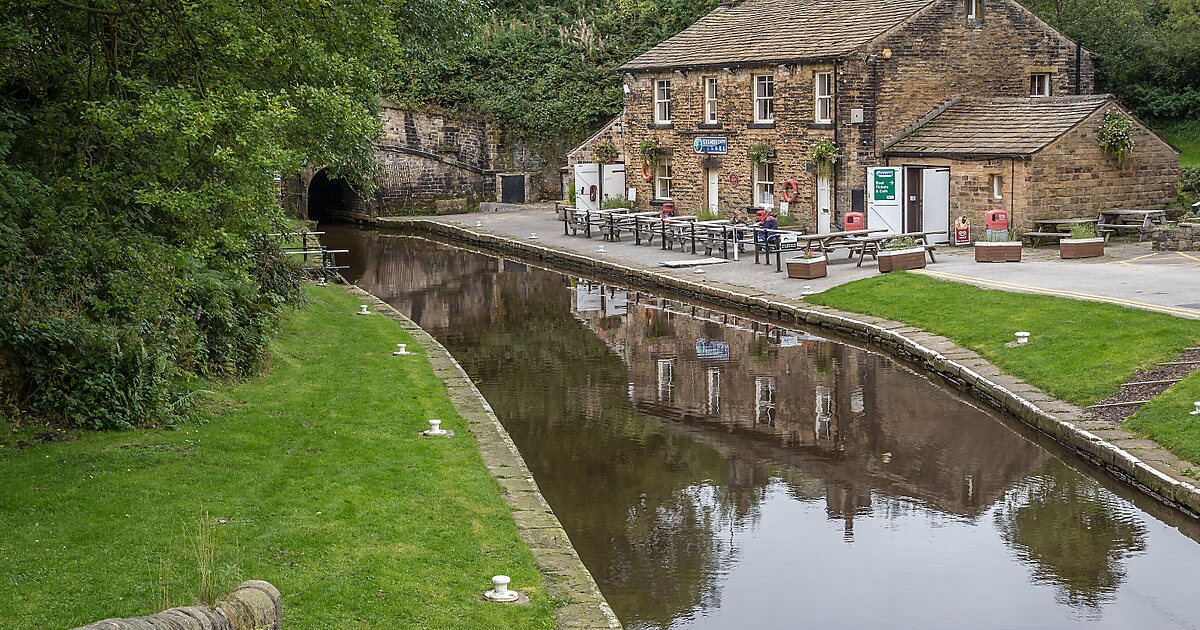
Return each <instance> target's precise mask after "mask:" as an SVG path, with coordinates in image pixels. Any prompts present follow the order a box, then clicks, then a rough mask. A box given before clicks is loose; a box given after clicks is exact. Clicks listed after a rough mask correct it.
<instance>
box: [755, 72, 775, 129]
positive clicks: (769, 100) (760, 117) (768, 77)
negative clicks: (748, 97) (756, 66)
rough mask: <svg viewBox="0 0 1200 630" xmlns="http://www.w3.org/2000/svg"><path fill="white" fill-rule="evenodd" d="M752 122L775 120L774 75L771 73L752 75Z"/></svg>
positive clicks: (770, 121)
mask: <svg viewBox="0 0 1200 630" xmlns="http://www.w3.org/2000/svg"><path fill="white" fill-rule="evenodd" d="M763 86H768V87H769V88H770V89H769V90H764V89H761V88H762V87H763ZM760 92H766V93H760ZM754 122H756V123H773V122H775V75H773V74H757V75H754Z"/></svg>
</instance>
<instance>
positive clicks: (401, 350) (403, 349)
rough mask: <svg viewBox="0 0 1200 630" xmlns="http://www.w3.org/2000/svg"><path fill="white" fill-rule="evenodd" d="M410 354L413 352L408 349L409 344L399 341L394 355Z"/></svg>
mask: <svg viewBox="0 0 1200 630" xmlns="http://www.w3.org/2000/svg"><path fill="white" fill-rule="evenodd" d="M410 354H412V353H411V352H409V351H408V344H405V343H398V344H396V351H395V352H393V353H392V356H394V357H403V356H407V355H410Z"/></svg>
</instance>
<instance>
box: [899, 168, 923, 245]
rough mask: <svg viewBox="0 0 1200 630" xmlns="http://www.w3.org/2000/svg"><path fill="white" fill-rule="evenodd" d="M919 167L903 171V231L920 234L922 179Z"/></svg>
mask: <svg viewBox="0 0 1200 630" xmlns="http://www.w3.org/2000/svg"><path fill="white" fill-rule="evenodd" d="M924 170H925V169H922V168H920V167H915V168H914V167H905V169H904V231H905V232H920V231H921V225H922V221H921V219H922V216H921V215H922V214H923V212H922V210H923V208H924V194H923V193H924V188H923V184H924V177H923V173H922V171H924Z"/></svg>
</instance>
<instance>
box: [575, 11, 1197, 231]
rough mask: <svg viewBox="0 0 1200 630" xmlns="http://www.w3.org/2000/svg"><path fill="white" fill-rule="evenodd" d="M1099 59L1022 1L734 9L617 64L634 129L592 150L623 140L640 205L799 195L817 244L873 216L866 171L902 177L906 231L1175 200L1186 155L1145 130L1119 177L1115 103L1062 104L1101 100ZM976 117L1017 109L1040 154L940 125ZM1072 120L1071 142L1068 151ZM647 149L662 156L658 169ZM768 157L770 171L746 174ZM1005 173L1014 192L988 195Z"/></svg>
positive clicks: (757, 201) (759, 203)
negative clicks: (1112, 120)
mask: <svg viewBox="0 0 1200 630" xmlns="http://www.w3.org/2000/svg"><path fill="white" fill-rule="evenodd" d="M1093 62H1094V55H1093V54H1092V53H1090V52H1088V51H1087V50H1085V49H1083V48H1082V47H1080V46H1079V45H1078V44H1076V43H1075V42H1073V41H1071V40H1070V39H1068V38H1067V37H1066V36H1064V35H1063V34H1062V33H1060V32H1058V31H1057V30H1055V29H1054V28H1052V27H1051V26H1049V25H1048V24H1046V23H1045V22H1043V21H1042V20H1040V19H1039V18H1038V17H1037V16H1035V15H1034V14H1033V13H1031V12H1030V11H1028V10H1027V9H1025V8H1024V7H1022V6H1021V5H1020V4H1018V3H1017V2H1015V0H888V1H887V2H882V3H881V2H867V1H866V0H731V1H727V2H723V3H722V4H721V6H719V7H718V8H717V9H715V10H714V11H713V12H712V13H710V14H709V15H707V16H705V17H703V18H701V19H700V20H699V21H697V22H696V23H695V24H693V25H692V26H690V27H688V28H686V29H684V30H683V31H682V32H680V33H679V34H677V35H675V36H673V37H671V38H669V39H667V40H665V41H664V42H662V43H660V44H659V45H657V46H655V47H653V48H651V49H650V50H649V51H647V52H646V53H644V54H642V55H640V56H638V57H637V58H635V59H633V60H631V61H629V62H628V63H626V64H625V65H624V66H623V67H622V68H621V69H620V70H621V72H623V73H624V82H625V91H626V100H625V111H624V112H623V114H622V117H621V118H622V120H621V122H620V126H619V129H620V130H621V131H622V133H621V134H619V136H618V135H614V134H603V133H602V134H599V135H598V137H597V138H593V139H592V140H591V141H589V142H590V143H594V142H597V141H601V140H606V139H612V140H614V142H615V143H617V145H618V149H619V151H620V152H621V154H622V155H623V156H624V158H625V160H626V163H627V164H628V165H629V174H630V177H629V181H630V184H629V186H630V187H631V188H634V189H636V191H635V192H636V197H637V200H638V202H639V203H640V204H642V205H644V203H645V200H650V199H666V198H670V199H672V200H674V201H675V202H676V203H677V205H678V206H679V207H680V208H682V210H683V211H685V212H699V211H702V210H713V211H720V212H729V211H731V210H733V209H744V208H747V207H749V206H756V207H764V206H771V207H776V208H779V209H780V210H781V211H782V210H784V208H783V207H782V206H781V201H783V200H784V198H785V197H792V195H793V194H794V197H793V201H791V202H790V203H788V205H787V212H788V213H789V214H791V215H793V216H794V217H795V218H796V219H797V222H798V223H799V224H800V225H801V226H802V227H803V228H804V229H806V230H808V231H822V232H824V231H829V230H831V229H834V226H836V225H838V224H841V222H842V217H843V216H844V214H845V213H846V212H849V211H852V210H854V211H863V212H867V211H868V205H871V203H872V201H873V198H874V195H868V188H869V186H868V181H867V179H868V173H869V171H868V168H869V167H886V166H894V167H899V168H898V169H896V171H897V172H896V173H895V174H896V175H897V177H898V181H895V182H894V183H895V184H896V186H897V190H895V191H893V192H894V193H895V200H896V201H899V200H905V201H906V202H907V201H910V198H911V203H913V204H915V205H914V207H913V210H912V211H913V212H914V213H915V214H914V215H913V217H914V220H913V221H906V220H902V225H899V226H895V229H897V230H900V229H905V230H913V229H916V228H918V227H920V228H924V229H939V228H944V227H945V226H946V225H947V224H948V222H949V219H950V216H951V215H953V216H959V215H967V216H969V217H971V218H972V220H973V222H975V223H976V224H978V221H980V220H981V218H982V215H983V212H984V211H985V210H988V209H993V208H997V207H1002V208H1005V209H1008V210H1010V211H1011V212H1012V215H1013V218H1014V220H1015V221H1016V222H1017V223H1018V224H1027V222H1028V221H1029V220H1031V218H1032V217H1034V216H1036V215H1040V214H1043V213H1053V214H1066V215H1075V214H1094V212H1095V210H1096V209H1098V208H1101V207H1111V206H1128V207H1137V206H1154V205H1162V204H1164V203H1166V202H1167V201H1169V200H1170V199H1171V198H1173V197H1174V195H1175V186H1176V182H1177V178H1178V174H1177V171H1175V170H1174V167H1172V166H1170V165H1168V164H1167V163H1168V162H1169V161H1170V159H1171V158H1173V157H1174V155H1175V152H1174V150H1173V149H1172V148H1171V147H1170V146H1169V145H1167V144H1165V143H1164V142H1162V141H1161V140H1160V139H1159V138H1157V137H1156V136H1153V134H1152V133H1150V132H1149V131H1148V130H1146V129H1145V127H1144V126H1141V125H1137V131H1138V135H1139V140H1140V142H1138V144H1137V145H1136V147H1135V149H1134V151H1133V154H1132V155H1131V158H1130V160H1129V161H1126V162H1125V164H1124V166H1121V165H1118V164H1117V163H1116V161H1115V160H1112V159H1110V158H1108V157H1107V156H1106V154H1105V153H1104V151H1103V150H1102V149H1101V148H1100V147H1099V145H1098V144H1096V143H1095V142H1094V141H1092V142H1090V144H1089V139H1091V140H1094V135H1095V132H1096V129H1095V127H1096V125H1097V124H1098V122H1097V121H1098V117H1100V116H1102V115H1103V114H1102V113H1101V112H1102V111H1107V110H1108V109H1113V108H1117V106H1116V105H1115V104H1113V103H1111V102H1110V101H1107V100H1104V99H1082V100H1073V99H1071V98H1063V97H1068V96H1076V95H1081V96H1087V95H1091V94H1092V93H1093V91H1094V73H1093V70H1094V65H1093ZM999 99H1008V100H999ZM1085 103H1086V105H1085ZM1085 110H1086V112H1085ZM981 111H982V112H990V113H989V116H988V120H990V121H994V120H996V119H997V118H998V117H999V118H1003V117H1004V116H1006V115H1008V113H1009V112H1021V115H1020V120H1021V123H1020V126H1019V127H1017V126H1009V127H1008V128H1007V129H1008V131H1011V132H1014V133H1018V134H1020V133H1027V134H1029V135H1030V136H1031V137H1036V138H1041V139H1043V140H1046V142H1044V143H1043V144H1041V145H1038V146H1036V147H1033V146H1031V145H1029V144H1028V143H1021V142H1015V143H1013V147H1010V148H1008V149H1005V150H1002V151H998V152H995V153H987V152H983V151H978V150H976V149H978V148H979V147H973V146H970V142H969V135H970V134H975V133H979V132H981V131H984V130H986V127H987V124H985V123H983V122H980V123H979V124H977V125H974V126H970V125H968V126H966V127H960V126H958V125H957V124H956V125H952V126H951V125H947V124H946V123H947V122H948V121H950V120H951V118H953V117H956V116H968V117H969V116H971V115H972V113H975V112H981ZM943 116H945V117H948V118H942V117H943ZM1063 117H1066V118H1068V119H1070V120H1071V121H1074V122H1073V123H1072V124H1071V125H1070V127H1069V129H1070V130H1072V131H1071V133H1069V134H1067V136H1065V137H1063V138H1062V139H1058V140H1056V139H1057V138H1058V136H1059V135H1060V134H1062V133H1064V132H1065V131H1066V130H1064V128H1063V120H1062V118H1063ZM925 125H932V127H931V128H930V129H925V128H924V126H925ZM938 129H943V130H946V129H949V130H952V131H954V132H955V133H961V134H964V135H963V138H961V139H963V140H966V141H967V142H965V143H964V145H963V148H962V150H958V149H955V150H953V151H945V150H944V151H942V152H941V153H940V154H936V155H935V152H932V151H927V150H926V149H925V148H920V147H916V143H918V142H919V140H920V138H922V137H923V136H922V134H929V133H932V132H933V131H936V130H938ZM647 142H653V143H657V144H658V146H659V147H661V157H660V158H659V159H658V160H657V163H655V164H653V165H652V166H650V165H647V164H646V163H645V162H644V160H643V159H642V152H641V147H642V145H643V144H644V143H647ZM819 143H832V145H833V146H835V147H836V148H837V151H838V152H839V153H840V158H839V159H838V160H837V161H836V162H835V163H834V164H833V166H832V168H831V169H829V171H830V172H829V173H828V174H827V175H826V174H824V171H825V169H820V170H821V171H822V174H820V175H819V174H818V170H819V169H817V168H816V165H815V164H814V162H813V160H812V149H813V148H814V146H816V145H818V144H819ZM589 146H590V144H586V143H585V145H584V146H581V147H580V148H578V149H576V151H575V152H574V155H576V156H577V157H578V156H584V155H587V153H588V149H589ZM827 146H828V145H827ZM943 148H944V147H943ZM752 149H753V151H752ZM764 150H766V153H767V156H768V158H767V159H765V160H762V161H757V162H756V161H752V159H751V154H752V153H760V152H763V151H764ZM1143 158H1145V159H1144V160H1143ZM639 167H640V168H639ZM1005 168H1007V169H1008V174H1007V181H1005V182H1004V183H1003V185H1004V186H1009V187H1010V192H1009V194H1008V195H1007V196H1004V197H1001V198H995V197H994V196H993V197H989V196H988V195H985V194H983V193H985V192H992V188H993V186H994V185H995V180H994V179H993V176H995V175H999V176H1001V177H1002V179H1001V181H1004V180H1003V175H1004V174H1003V173H999V171H1000V170H1002V169H1005ZM1110 178H1115V179H1117V180H1119V182H1118V183H1110V182H1109V181H1108V180H1109V179H1110ZM1097 182H1099V184H1097ZM910 183H911V184H912V185H909V184H910ZM981 191H982V192H981ZM1110 192H1111V193H1113V196H1112V197H1106V196H1105V195H1106V194H1107V193H1110ZM1047 198H1049V199H1051V200H1052V201H1051V202H1050V203H1046V202H1045V199H1047ZM1034 199H1037V200H1038V201H1037V202H1036V203H1035V202H1034ZM908 211H909V209H908V208H906V209H905V215H907V214H908ZM869 221H870V219H869ZM872 227H874V226H872Z"/></svg>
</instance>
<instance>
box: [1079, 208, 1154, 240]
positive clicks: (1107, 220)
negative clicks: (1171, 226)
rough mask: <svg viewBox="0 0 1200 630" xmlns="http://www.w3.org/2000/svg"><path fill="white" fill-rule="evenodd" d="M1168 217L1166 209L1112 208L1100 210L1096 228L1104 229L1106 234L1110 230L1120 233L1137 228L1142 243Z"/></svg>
mask: <svg viewBox="0 0 1200 630" xmlns="http://www.w3.org/2000/svg"><path fill="white" fill-rule="evenodd" d="M1166 218H1167V213H1166V211H1165V210H1131V209H1122V208H1110V209H1108V210H1101V211H1100V215H1099V217H1097V221H1096V229H1097V230H1100V231H1103V232H1104V233H1105V235H1106V236H1107V234H1108V233H1109V232H1116V233H1117V234H1120V231H1121V230H1137V232H1138V242H1139V243H1140V242H1141V241H1142V239H1144V238H1146V235H1147V234H1149V233H1150V232H1152V231H1153V230H1154V228H1155V227H1158V226H1160V225H1162V224H1163V222H1164V221H1165V220H1166Z"/></svg>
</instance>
